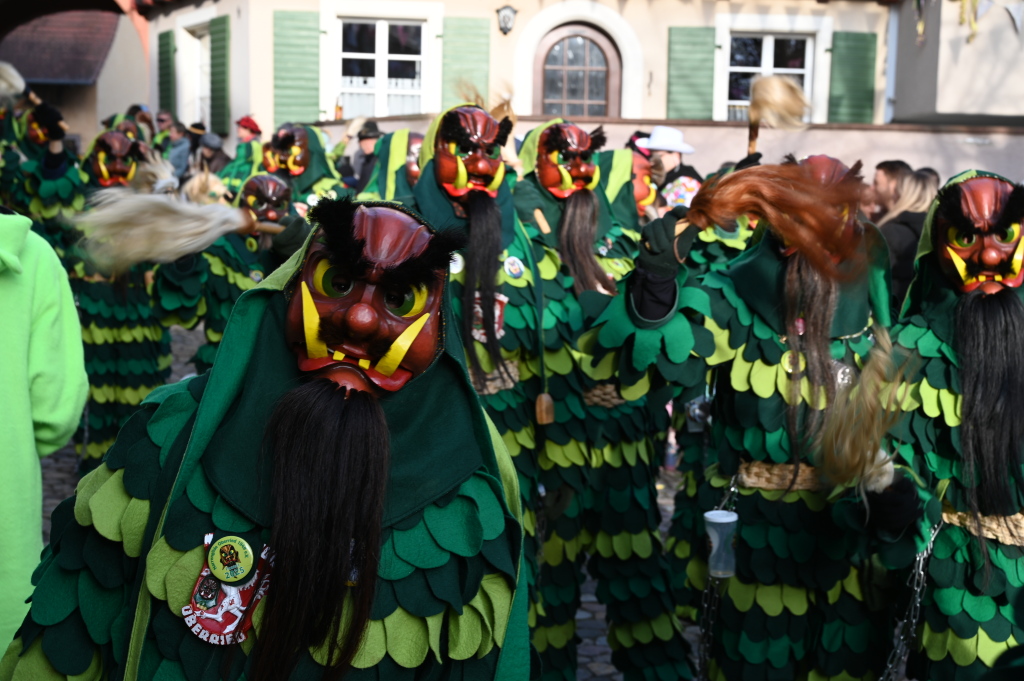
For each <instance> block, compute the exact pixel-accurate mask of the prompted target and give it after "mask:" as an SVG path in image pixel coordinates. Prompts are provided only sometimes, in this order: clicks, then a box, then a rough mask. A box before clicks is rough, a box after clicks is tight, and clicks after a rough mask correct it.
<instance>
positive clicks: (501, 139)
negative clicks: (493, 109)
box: [494, 116, 512, 147]
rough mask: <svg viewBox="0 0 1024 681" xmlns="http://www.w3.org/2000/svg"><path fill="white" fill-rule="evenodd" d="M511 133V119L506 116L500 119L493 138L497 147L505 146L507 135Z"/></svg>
mask: <svg viewBox="0 0 1024 681" xmlns="http://www.w3.org/2000/svg"><path fill="white" fill-rule="evenodd" d="M511 134H512V121H511V119H509V117H508V116H505V117H504V118H502V119H501V122H499V123H498V136H497V137H495V138H494V143H495V144H496V145H498V146H499V147H503V146H505V143H506V142H508V136H509V135H511Z"/></svg>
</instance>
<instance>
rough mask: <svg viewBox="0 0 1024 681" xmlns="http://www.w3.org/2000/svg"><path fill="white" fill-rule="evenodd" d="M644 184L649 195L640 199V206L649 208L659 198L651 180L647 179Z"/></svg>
mask: <svg viewBox="0 0 1024 681" xmlns="http://www.w3.org/2000/svg"><path fill="white" fill-rule="evenodd" d="M644 184H646V185H647V191H648V194H647V196H646V197H644V198H642V199H640V201H639V202H638V203H639V205H640V206H642V207H644V208H646V207H647V206H649V205H651V204H652V203H654V200H655V199H656V198H658V192H657V191H656V190H655V189H654V186H653V185H652V184H651V178H649V177H645V178H644Z"/></svg>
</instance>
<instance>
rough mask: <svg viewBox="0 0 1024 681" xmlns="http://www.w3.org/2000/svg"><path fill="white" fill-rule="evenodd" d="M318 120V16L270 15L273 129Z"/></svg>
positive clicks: (282, 13) (309, 13) (302, 14)
mask: <svg viewBox="0 0 1024 681" xmlns="http://www.w3.org/2000/svg"><path fill="white" fill-rule="evenodd" d="M318 120H320V13H319V12H290V11H285V10H277V11H275V12H274V127H275V128H276V127H277V126H280V125H281V124H282V123H288V122H293V123H313V122H316V121H318Z"/></svg>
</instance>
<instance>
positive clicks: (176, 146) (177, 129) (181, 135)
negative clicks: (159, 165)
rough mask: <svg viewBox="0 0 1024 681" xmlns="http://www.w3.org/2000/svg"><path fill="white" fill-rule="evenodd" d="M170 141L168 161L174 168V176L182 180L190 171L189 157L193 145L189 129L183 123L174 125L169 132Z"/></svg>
mask: <svg viewBox="0 0 1024 681" xmlns="http://www.w3.org/2000/svg"><path fill="white" fill-rule="evenodd" d="M168 139H169V140H170V146H169V147H168V149H169V151H168V154H167V160H168V161H170V162H171V165H172V166H174V175H175V176H176V177H177V178H178V179H179V180H180V179H181V178H183V177H184V176H185V172H186V171H188V157H189V152H190V150H191V144H190V141H189V138H188V128H186V127H185V125H184V124H183V123H174V124H173V125H172V126H171V129H170V130H169V131H168Z"/></svg>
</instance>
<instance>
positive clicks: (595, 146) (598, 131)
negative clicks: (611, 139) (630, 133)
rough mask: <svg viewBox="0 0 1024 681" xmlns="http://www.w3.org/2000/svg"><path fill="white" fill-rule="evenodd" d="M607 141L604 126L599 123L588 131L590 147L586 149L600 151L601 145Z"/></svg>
mask: <svg viewBox="0 0 1024 681" xmlns="http://www.w3.org/2000/svg"><path fill="white" fill-rule="evenodd" d="M607 142H608V137H607V135H605V134H604V126H603V125H599V126H597V128H595V129H594V131H593V132H591V133H590V148H589V149H588V151H600V149H601V147H603V146H604V145H605V143H607Z"/></svg>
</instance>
